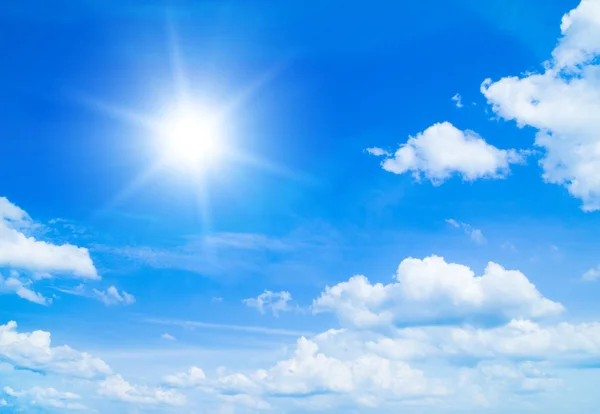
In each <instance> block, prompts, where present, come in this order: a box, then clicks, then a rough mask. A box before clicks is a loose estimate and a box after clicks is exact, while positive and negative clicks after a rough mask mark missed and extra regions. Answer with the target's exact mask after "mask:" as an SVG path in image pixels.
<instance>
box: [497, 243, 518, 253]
mask: <svg viewBox="0 0 600 414" xmlns="http://www.w3.org/2000/svg"><path fill="white" fill-rule="evenodd" d="M500 248H501V249H504V250H510V251H513V252H518V251H519V250H518V249H517V247H516V246H515V245H514V244H512V243H511V242H506V243H502V245H501V246H500Z"/></svg>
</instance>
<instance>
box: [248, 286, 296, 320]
mask: <svg viewBox="0 0 600 414" xmlns="http://www.w3.org/2000/svg"><path fill="white" fill-rule="evenodd" d="M291 300H292V295H291V294H290V293H289V292H285V291H282V292H279V293H277V292H271V291H270V290H265V291H264V293H261V294H260V295H258V296H257V297H256V298H250V299H244V300H243V302H244V303H245V304H246V305H247V306H250V307H253V308H256V309H257V310H258V311H259V312H260V313H262V314H264V313H265V311H267V310H269V309H270V310H271V312H273V315H274V316H279V312H286V311H289V310H290V309H291V308H290V307H289V302H290V301H291Z"/></svg>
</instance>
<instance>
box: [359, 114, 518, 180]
mask: <svg viewBox="0 0 600 414" xmlns="http://www.w3.org/2000/svg"><path fill="white" fill-rule="evenodd" d="M368 151H369V152H370V153H371V154H373V155H379V156H385V157H386V158H385V159H384V160H383V162H382V163H381V165H382V167H383V169H384V170H386V171H389V172H392V173H394V174H404V173H407V172H412V174H413V176H414V177H415V179H417V180H421V179H422V178H423V177H424V178H425V179H427V180H430V181H431V182H432V183H433V184H436V185H438V184H441V183H443V182H444V181H446V180H447V179H448V178H450V177H452V176H453V175H459V176H461V177H462V179H463V180H465V181H474V180H477V179H481V178H504V177H506V175H507V174H508V173H509V172H510V165H511V164H516V163H522V162H523V161H524V159H523V154H522V153H520V152H518V151H516V150H514V149H509V150H502V149H498V148H496V147H494V146H493V145H490V144H488V143H487V142H485V140H484V139H483V138H481V137H480V136H479V135H477V134H476V133H475V132H473V131H461V130H460V129H458V128H456V127H455V126H454V125H452V124H451V123H449V122H442V123H438V124H434V125H432V126H430V127H429V128H427V129H426V130H425V131H423V132H420V133H418V134H417V135H416V136H415V137H410V138H409V140H408V142H407V143H406V144H403V145H402V146H400V148H399V149H398V150H397V151H396V152H395V154H394V155H393V156H390V155H389V154H387V153H386V152H384V151H383V150H381V149H380V148H370V149H369V150H368Z"/></svg>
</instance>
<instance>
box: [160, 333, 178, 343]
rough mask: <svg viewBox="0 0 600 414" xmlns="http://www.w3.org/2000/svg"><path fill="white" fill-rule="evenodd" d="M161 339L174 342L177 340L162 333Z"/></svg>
mask: <svg viewBox="0 0 600 414" xmlns="http://www.w3.org/2000/svg"><path fill="white" fill-rule="evenodd" d="M160 337H161V338H162V339H166V340H167V341H176V340H177V338H175V337H174V336H173V335H169V334H168V333H166V332H165V333H164V334H162V335H161V336H160Z"/></svg>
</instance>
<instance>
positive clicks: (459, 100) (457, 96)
mask: <svg viewBox="0 0 600 414" xmlns="http://www.w3.org/2000/svg"><path fill="white" fill-rule="evenodd" d="M452 100H453V101H454V102H455V104H456V107H457V108H462V107H463V104H462V97H461V96H460V94H458V93H457V94H455V95H454V96H453V97H452Z"/></svg>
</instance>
